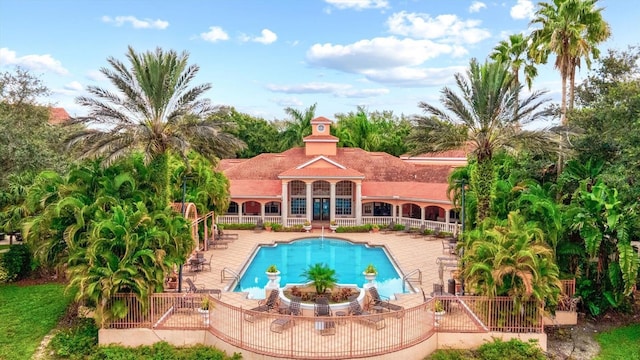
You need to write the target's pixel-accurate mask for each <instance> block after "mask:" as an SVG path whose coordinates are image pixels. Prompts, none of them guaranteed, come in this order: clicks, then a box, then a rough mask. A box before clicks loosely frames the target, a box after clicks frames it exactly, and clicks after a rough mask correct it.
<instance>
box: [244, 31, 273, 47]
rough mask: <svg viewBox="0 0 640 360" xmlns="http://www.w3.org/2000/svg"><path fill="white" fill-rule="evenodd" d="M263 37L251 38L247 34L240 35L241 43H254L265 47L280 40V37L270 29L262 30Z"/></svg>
mask: <svg viewBox="0 0 640 360" xmlns="http://www.w3.org/2000/svg"><path fill="white" fill-rule="evenodd" d="M261 34H262V35H261V36H256V37H251V36H248V35H245V34H242V35H240V41H242V42H247V41H254V42H258V43H261V44H264V45H269V44H272V43H274V42H275V41H276V40H278V35H276V33H274V32H273V31H271V30H269V29H262V32H261Z"/></svg>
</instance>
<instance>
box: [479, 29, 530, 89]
mask: <svg viewBox="0 0 640 360" xmlns="http://www.w3.org/2000/svg"><path fill="white" fill-rule="evenodd" d="M528 51H529V37H528V36H524V35H522V34H512V35H509V40H502V41H500V42H499V43H498V45H496V47H495V48H493V52H492V53H491V54H490V55H489V57H490V58H491V59H493V60H495V61H500V62H503V63H505V64H508V65H509V67H510V68H511V75H513V77H514V78H515V80H514V82H513V83H514V85H520V69H521V68H523V67H524V78H525V83H526V84H527V88H529V89H531V84H532V82H533V79H534V78H535V77H536V76H537V75H538V69H536V67H535V65H534V64H533V61H532V60H531V59H530V58H529V57H528Z"/></svg>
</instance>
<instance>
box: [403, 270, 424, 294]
mask: <svg viewBox="0 0 640 360" xmlns="http://www.w3.org/2000/svg"><path fill="white" fill-rule="evenodd" d="M416 274H417V278H416ZM412 282H418V283H419V284H420V285H422V271H421V270H420V269H415V270H413V271H410V272H409V273H408V274H407V275H405V276H403V277H402V291H403V292H404V291H405V286H404V285H405V284H406V283H410V284H411V283H412Z"/></svg>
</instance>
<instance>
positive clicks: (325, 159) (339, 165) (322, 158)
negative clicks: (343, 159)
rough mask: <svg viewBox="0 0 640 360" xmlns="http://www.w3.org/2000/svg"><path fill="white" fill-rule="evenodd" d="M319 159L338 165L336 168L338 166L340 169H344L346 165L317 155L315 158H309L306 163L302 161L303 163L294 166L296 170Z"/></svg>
mask: <svg viewBox="0 0 640 360" xmlns="http://www.w3.org/2000/svg"><path fill="white" fill-rule="evenodd" d="M320 160H324V161H326V162H328V163H330V164H332V165H334V166H336V167H338V168H340V169H342V170H345V169H346V167H345V166H344V165H341V164H339V163H337V162H335V161H333V160H331V159H328V158H326V157H324V156H323V155H320V156H318V157H317V158H315V159H311V160H309V161H307V162H306V163H304V164H302V165H299V166H298V167H297V168H296V170H300V169H304V168H305V167H307V166H309V165H311V164H313V163H314V162H316V161H320Z"/></svg>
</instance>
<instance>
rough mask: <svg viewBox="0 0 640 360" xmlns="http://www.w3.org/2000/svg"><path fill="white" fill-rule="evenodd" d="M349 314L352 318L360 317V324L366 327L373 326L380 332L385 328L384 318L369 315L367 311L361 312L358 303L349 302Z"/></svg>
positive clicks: (354, 301)
mask: <svg viewBox="0 0 640 360" xmlns="http://www.w3.org/2000/svg"><path fill="white" fill-rule="evenodd" d="M349 314H351V315H354V316H362V322H363V323H365V324H367V325H373V326H374V327H375V328H376V330H380V329H382V328H384V327H385V326H387V324H386V323H385V321H384V317H382V316H381V315H371V313H369V312H368V311H364V310H362V307H361V306H360V303H359V302H358V301H356V300H353V301H351V302H349Z"/></svg>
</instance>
